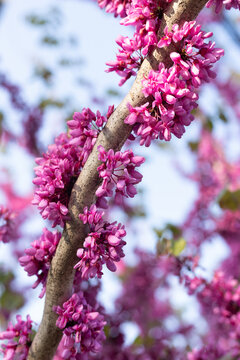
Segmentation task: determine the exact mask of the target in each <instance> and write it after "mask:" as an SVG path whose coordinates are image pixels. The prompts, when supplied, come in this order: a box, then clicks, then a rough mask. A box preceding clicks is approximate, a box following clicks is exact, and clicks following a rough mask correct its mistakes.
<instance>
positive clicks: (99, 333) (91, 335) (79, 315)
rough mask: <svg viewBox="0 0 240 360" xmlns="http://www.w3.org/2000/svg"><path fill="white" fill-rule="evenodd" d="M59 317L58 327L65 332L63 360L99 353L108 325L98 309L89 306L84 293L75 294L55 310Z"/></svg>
mask: <svg viewBox="0 0 240 360" xmlns="http://www.w3.org/2000/svg"><path fill="white" fill-rule="evenodd" d="M53 310H54V311H55V312H56V313H57V314H58V315H59V317H58V319H57V322H56V325H57V326H58V327H59V328H60V329H62V330H63V334H64V335H63V338H62V345H63V346H62V348H63V349H62V358H63V359H76V356H77V354H79V353H88V352H97V351H99V350H100V349H101V342H102V341H103V340H104V339H105V335H104V331H103V328H104V326H105V324H106V322H105V321H104V318H103V316H102V315H100V314H99V312H98V311H97V309H96V308H93V307H92V306H91V305H89V304H88V303H87V301H86V299H85V298H84V295H83V292H82V291H80V292H78V293H77V294H73V295H72V297H71V298H70V299H69V300H68V301H66V302H65V303H64V304H63V306H62V307H60V306H56V307H54V309H53Z"/></svg>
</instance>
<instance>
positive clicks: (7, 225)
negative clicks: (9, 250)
mask: <svg viewBox="0 0 240 360" xmlns="http://www.w3.org/2000/svg"><path fill="white" fill-rule="evenodd" d="M15 217H16V213H14V212H13V211H11V210H9V209H8V208H6V207H5V206H3V205H0V242H3V243H8V242H9V241H10V240H11V238H14V236H12V235H13V233H14V228H15V226H14V219H15Z"/></svg>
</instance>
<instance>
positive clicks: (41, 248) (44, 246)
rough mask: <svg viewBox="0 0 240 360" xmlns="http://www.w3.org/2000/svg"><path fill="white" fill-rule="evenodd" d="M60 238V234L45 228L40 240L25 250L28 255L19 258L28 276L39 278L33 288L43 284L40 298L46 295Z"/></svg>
mask: <svg viewBox="0 0 240 360" xmlns="http://www.w3.org/2000/svg"><path fill="white" fill-rule="evenodd" d="M60 238H61V233H60V232H57V231H54V232H51V231H48V230H47V229H46V228H44V229H43V234H42V235H41V236H40V238H39V239H37V240H35V241H33V242H32V243H31V246H32V247H31V248H29V249H25V254H26V255H24V256H22V257H20V258H19V262H20V264H21V266H23V267H24V270H25V271H26V272H27V273H28V276H33V275H36V276H37V280H36V281H35V283H34V284H33V286H32V287H33V289H35V288H36V287H37V286H38V285H39V284H40V283H42V285H43V288H42V291H41V293H40V295H39V297H40V298H41V297H43V295H44V294H45V291H46V281H47V275H48V270H49V268H50V264H51V261H52V258H53V256H54V254H55V252H56V248H57V246H58V243H59V240H60Z"/></svg>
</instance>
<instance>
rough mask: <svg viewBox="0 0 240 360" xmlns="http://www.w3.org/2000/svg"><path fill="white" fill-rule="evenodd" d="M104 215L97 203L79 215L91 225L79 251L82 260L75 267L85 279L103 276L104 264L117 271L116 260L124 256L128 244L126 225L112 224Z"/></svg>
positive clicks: (78, 254)
mask: <svg viewBox="0 0 240 360" xmlns="http://www.w3.org/2000/svg"><path fill="white" fill-rule="evenodd" d="M103 215H104V213H103V212H102V211H98V210H97V208H96V205H92V206H91V207H90V209H88V208H87V207H85V208H84V214H80V215H79V217H80V219H81V220H82V222H83V223H84V224H88V225H89V227H90V233H89V234H88V236H87V237H86V239H85V241H84V243H83V248H80V249H78V251H77V256H78V257H79V258H80V261H79V262H78V263H77V264H76V265H75V267H74V268H75V269H78V270H79V271H81V274H82V278H83V279H88V278H93V277H95V276H97V277H98V278H101V277H102V274H103V273H102V267H103V265H104V264H106V265H107V267H108V269H109V270H110V271H116V269H117V268H116V265H115V262H118V261H120V260H121V258H122V257H124V253H123V250H122V247H123V246H124V245H125V244H126V242H125V241H123V240H122V238H123V237H124V236H125V235H126V231H125V229H124V226H122V225H121V224H116V222H114V223H111V224H110V223H107V222H105V221H104V220H103V219H102V217H103Z"/></svg>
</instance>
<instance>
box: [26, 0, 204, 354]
mask: <svg viewBox="0 0 240 360" xmlns="http://www.w3.org/2000/svg"><path fill="white" fill-rule="evenodd" d="M206 3H207V0H198V1H196V0H178V1H173V3H171V4H170V6H169V9H168V11H167V12H166V13H165V14H164V18H163V20H162V24H161V28H160V29H159V32H158V37H159V38H160V37H161V36H163V30H164V28H165V26H166V25H167V26H168V27H169V28H170V29H171V28H172V25H173V24H175V23H178V24H180V25H181V24H182V23H183V22H184V21H190V20H194V19H195V18H196V17H197V15H198V13H199V12H200V11H201V9H202V8H203V7H204V6H205V4H206ZM172 51H173V48H171V47H167V48H163V49H158V48H157V49H155V50H154V51H153V53H152V55H151V56H149V57H147V58H146V59H145V60H144V61H143V63H142V66H141V68H140V70H139V72H138V75H137V78H136V80H135V82H134V84H133V86H132V88H131V90H130V91H129V93H128V94H127V96H126V97H125V98H124V100H123V101H122V102H121V103H120V105H119V106H118V107H117V108H116V110H115V111H114V113H113V114H112V115H111V117H110V118H109V120H108V122H107V124H106V126H105V128H104V129H103V131H102V132H101V133H100V134H99V136H98V138H97V142H96V144H95V146H94V148H93V151H92V153H91V154H90V156H89V158H88V160H87V162H86V164H85V166H84V168H83V169H82V172H81V174H80V175H79V177H78V179H77V181H76V183H75V185H74V187H73V189H72V193H71V198H70V202H69V212H70V217H71V220H70V221H68V222H67V223H66V226H65V229H64V231H63V234H62V238H61V240H60V243H59V245H58V247H57V251H56V254H55V256H54V258H53V260H52V263H51V268H50V270H49V274H48V280H47V288H46V300H45V307H44V314H43V318H42V322H41V324H40V326H39V329H38V332H37V334H36V336H35V338H34V341H33V343H32V346H31V348H30V352H29V356H28V360H50V359H52V358H53V356H54V354H55V352H56V348H57V345H58V343H59V341H60V339H61V336H62V331H61V330H60V329H58V328H57V327H56V320H57V317H58V316H57V314H55V312H53V311H52V308H53V306H56V305H62V303H63V302H64V301H66V300H67V299H68V298H69V297H70V296H71V290H72V284H73V278H74V273H75V271H74V269H73V267H74V265H75V264H76V263H77V262H78V258H77V256H76V252H77V249H78V248H80V247H82V246H83V242H84V239H85V237H86V235H87V228H86V225H83V223H82V222H81V221H80V220H79V217H78V215H79V213H82V212H83V208H84V207H85V206H90V205H91V204H92V203H94V199H95V192H96V189H97V187H98V186H99V184H100V179H99V176H98V171H97V167H98V166H99V165H100V162H99V160H98V151H97V148H98V146H99V145H102V146H103V147H104V148H105V149H106V150H109V149H113V150H114V151H116V150H120V149H121V147H122V146H123V144H124V143H125V141H126V139H127V138H128V136H129V135H130V133H131V129H132V128H131V126H129V125H127V124H125V123H124V119H125V118H126V116H127V115H128V113H129V111H128V107H127V104H128V103H129V104H131V105H132V106H133V107H136V106H140V105H142V104H144V103H145V102H146V98H145V97H144V95H143V93H142V91H141V89H142V79H143V78H144V76H145V77H147V75H148V73H149V71H150V70H151V69H157V68H158V64H159V62H164V64H165V65H166V66H169V65H170V64H171V63H170V62H171V60H170V58H169V54H170V53H171V52H172Z"/></svg>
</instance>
